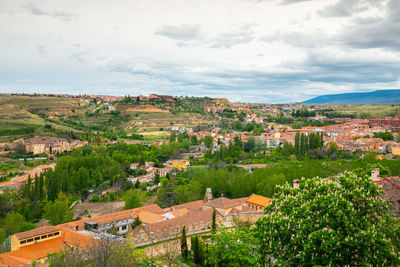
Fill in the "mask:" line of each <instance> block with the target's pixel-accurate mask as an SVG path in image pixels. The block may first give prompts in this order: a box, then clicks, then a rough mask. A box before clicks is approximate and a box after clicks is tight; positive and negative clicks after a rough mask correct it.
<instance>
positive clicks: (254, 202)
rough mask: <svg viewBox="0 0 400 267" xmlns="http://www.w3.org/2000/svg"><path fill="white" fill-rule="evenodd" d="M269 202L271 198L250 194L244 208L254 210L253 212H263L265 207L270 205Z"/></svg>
mask: <svg viewBox="0 0 400 267" xmlns="http://www.w3.org/2000/svg"><path fill="white" fill-rule="evenodd" d="M271 202H272V198H268V197H263V196H260V195H256V194H252V195H251V196H250V197H249V198H248V199H247V200H246V206H247V207H249V208H251V209H255V210H264V209H265V207H266V206H268V205H270V204H271Z"/></svg>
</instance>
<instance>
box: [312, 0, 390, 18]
mask: <svg viewBox="0 0 400 267" xmlns="http://www.w3.org/2000/svg"><path fill="white" fill-rule="evenodd" d="M381 6H382V1H377V0H339V1H338V2H337V3H335V4H333V5H330V6H328V7H326V8H324V9H323V10H321V11H320V12H319V14H320V15H321V16H323V17H348V16H353V15H356V14H357V13H360V12H363V11H366V10H369V9H371V8H373V7H381Z"/></svg>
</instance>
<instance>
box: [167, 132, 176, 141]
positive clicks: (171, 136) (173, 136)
mask: <svg viewBox="0 0 400 267" xmlns="http://www.w3.org/2000/svg"><path fill="white" fill-rule="evenodd" d="M176 137H177V136H176V133H175V131H172V132H171V134H170V136H169V141H170V142H175V141H176Z"/></svg>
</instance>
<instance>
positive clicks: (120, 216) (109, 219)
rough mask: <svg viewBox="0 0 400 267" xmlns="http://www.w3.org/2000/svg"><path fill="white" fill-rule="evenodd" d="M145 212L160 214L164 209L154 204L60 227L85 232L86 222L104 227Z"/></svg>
mask: <svg viewBox="0 0 400 267" xmlns="http://www.w3.org/2000/svg"><path fill="white" fill-rule="evenodd" d="M143 210H146V211H149V212H153V213H158V212H161V211H162V209H161V208H160V207H159V206H158V205H157V204H152V205H148V206H143V207H140V208H135V209H130V210H123V211H118V212H113V213H109V214H105V215H101V216H96V217H92V218H86V219H82V220H79V221H74V222H69V223H64V224H60V225H58V226H59V227H63V228H67V229H73V230H75V229H76V227H78V230H83V229H84V228H85V222H87V221H93V222H96V223H98V224H99V225H104V224H109V223H113V222H118V221H122V220H126V219H134V218H136V216H137V214H138V212H140V211H143Z"/></svg>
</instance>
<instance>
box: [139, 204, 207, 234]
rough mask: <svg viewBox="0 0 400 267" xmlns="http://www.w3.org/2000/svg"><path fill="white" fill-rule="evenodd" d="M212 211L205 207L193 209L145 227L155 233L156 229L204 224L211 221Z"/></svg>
mask: <svg viewBox="0 0 400 267" xmlns="http://www.w3.org/2000/svg"><path fill="white" fill-rule="evenodd" d="M212 213H213V209H207V210H204V211H195V212H192V213H190V214H189V215H187V216H181V217H176V218H173V219H169V220H165V221H161V222H158V223H154V224H149V225H146V229H147V230H148V231H150V232H154V233H156V232H157V230H160V231H163V230H164V229H168V230H169V229H170V228H171V227H172V228H175V227H177V226H178V227H182V226H183V225H185V226H186V228H188V226H189V224H191V225H192V226H194V225H195V224H199V223H201V222H203V223H204V224H208V223H211V221H212Z"/></svg>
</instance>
